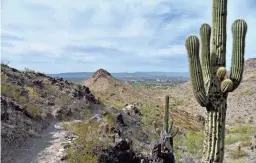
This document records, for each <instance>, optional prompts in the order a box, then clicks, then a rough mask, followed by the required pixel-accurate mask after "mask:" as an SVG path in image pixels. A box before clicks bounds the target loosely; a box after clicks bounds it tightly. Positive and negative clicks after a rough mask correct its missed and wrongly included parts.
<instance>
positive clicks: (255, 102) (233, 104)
mask: <svg viewBox="0 0 256 163" xmlns="http://www.w3.org/2000/svg"><path fill="white" fill-rule="evenodd" d="M168 94H169V95H170V96H173V97H177V98H179V99H184V101H183V104H182V105H180V106H178V108H179V109H180V110H186V111H187V112H189V113H193V114H194V115H196V114H204V112H205V108H202V107H201V106H200V105H199V104H198V103H197V102H196V100H195V98H194V96H193V90H192V87H191V83H190V81H189V82H187V83H184V84H180V85H177V86H176V87H174V88H172V89H171V90H169V93H168ZM254 117H256V58H251V59H248V60H246V61H245V66H244V74H243V79H242V82H241V84H240V85H239V87H238V88H237V89H236V90H235V91H234V92H231V93H229V96H228V108H227V122H228V123H234V122H235V121H237V120H241V119H242V120H244V121H245V122H246V123H249V121H250V123H253V124H256V120H255V118H254Z"/></svg>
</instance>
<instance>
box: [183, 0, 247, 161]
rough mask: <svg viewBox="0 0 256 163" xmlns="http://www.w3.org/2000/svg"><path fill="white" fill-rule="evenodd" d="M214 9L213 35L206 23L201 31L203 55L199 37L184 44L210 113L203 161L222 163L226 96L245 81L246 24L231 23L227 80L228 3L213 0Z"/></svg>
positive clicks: (198, 94)
mask: <svg viewBox="0 0 256 163" xmlns="http://www.w3.org/2000/svg"><path fill="white" fill-rule="evenodd" d="M212 9H213V11H212V33H211V27H210V25H208V24H203V25H202V26H201V28H200V36H201V56H200V57H199V48H200V47H199V46H200V43H199V39H198V38H197V37H196V36H194V35H191V36H189V37H188V38H187V39H186V43H185V44H186V49H187V53H188V58H189V66H190V77H191V81H192V87H193V92H194V95H195V97H196V99H197V101H198V103H199V104H200V105H201V106H203V107H206V110H207V118H206V123H205V140H204V151H203V158H202V161H201V162H204V163H213V162H215V163H222V162H223V158H224V138H225V119H226V109H227V96H228V92H232V91H234V90H235V89H236V88H237V87H238V85H239V84H240V82H241V80H242V74H243V66H244V49H245V36H246V32H247V24H246V22H245V21H244V20H242V19H238V20H236V21H235V22H234V23H233V24H232V34H233V52H232V63H231V64H232V65H231V72H230V77H229V78H226V68H225V66H226V21H227V0H213V7H212ZM210 41H211V44H210ZM210 46H211V49H210ZM200 59H201V62H200Z"/></svg>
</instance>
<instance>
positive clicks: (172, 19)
mask: <svg viewBox="0 0 256 163" xmlns="http://www.w3.org/2000/svg"><path fill="white" fill-rule="evenodd" d="M211 7H212V0H196V1H195V0H194V1H192V0H72V1H71V0H1V25H2V26H1V59H2V60H3V61H4V62H7V63H9V65H10V66H12V67H15V68H18V69H24V68H25V67H27V68H29V69H33V70H36V71H40V72H44V73H61V72H93V71H96V70H97V69H99V68H104V69H106V70H108V71H109V72H136V71H146V72H151V71H165V72H188V59H187V53H186V49H185V46H184V42H185V39H186V37H187V36H188V35H190V34H195V35H199V28H200V26H201V24H203V23H208V24H210V25H211V19H212V18H211ZM238 18H243V19H245V20H246V21H247V23H248V33H247V37H246V53H245V59H248V58H252V57H256V45H255V39H256V32H255V31H254V30H255V29H256V19H255V18H256V1H255V0H229V1H228V20H227V67H228V68H229V67H230V63H231V52H232V35H231V24H232V23H233V21H235V20H236V19H238Z"/></svg>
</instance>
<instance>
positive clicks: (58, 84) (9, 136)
mask: <svg viewBox="0 0 256 163" xmlns="http://www.w3.org/2000/svg"><path fill="white" fill-rule="evenodd" d="M96 103H97V101H96V99H95V97H94V95H93V94H92V93H91V92H90V90H89V88H88V87H85V86H81V85H76V84H73V83H70V82H68V81H66V80H63V79H61V78H51V77H48V76H46V75H44V74H42V73H37V72H34V71H31V70H28V69H27V70H25V71H18V70H17V69H14V68H11V67H9V66H7V65H5V64H1V136H2V144H1V151H2V161H3V162H5V161H7V162H8V161H11V159H12V156H13V154H15V149H17V148H19V147H20V146H23V143H24V142H25V141H26V140H28V139H30V137H35V136H38V135H40V133H41V132H42V131H43V130H44V129H46V128H47V127H48V125H49V124H51V123H52V122H53V121H61V120H67V119H79V118H80V119H81V118H83V117H85V116H86V114H87V112H92V111H93V110H94V109H97V107H95V106H96V105H97V104H96Z"/></svg>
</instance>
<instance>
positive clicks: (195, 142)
mask: <svg viewBox="0 0 256 163" xmlns="http://www.w3.org/2000/svg"><path fill="white" fill-rule="evenodd" d="M203 140H204V135H203V132H202V131H201V132H186V133H185V134H179V135H177V136H176V137H174V148H176V151H177V154H176V155H177V157H178V158H179V157H180V156H181V154H182V153H183V151H181V150H180V149H179V148H177V147H178V146H182V147H184V148H185V151H186V152H188V153H189V154H192V155H193V156H196V157H201V155H202V150H203ZM176 151H175V153H176Z"/></svg>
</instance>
